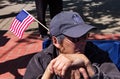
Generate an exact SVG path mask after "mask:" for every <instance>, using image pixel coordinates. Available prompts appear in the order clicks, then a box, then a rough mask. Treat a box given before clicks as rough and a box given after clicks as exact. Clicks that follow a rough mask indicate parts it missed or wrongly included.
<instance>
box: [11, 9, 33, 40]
mask: <svg viewBox="0 0 120 79" xmlns="http://www.w3.org/2000/svg"><path fill="white" fill-rule="evenodd" d="M33 21H34V17H33V16H31V15H30V14H29V13H28V12H27V11H26V10H22V11H21V12H20V13H19V14H18V15H17V16H16V17H15V19H14V20H13V22H12V24H11V26H10V31H11V32H12V33H14V34H15V35H16V36H17V37H19V38H22V36H23V33H24V31H25V30H26V28H27V27H28V26H29V24H30V23H32V22H33Z"/></svg>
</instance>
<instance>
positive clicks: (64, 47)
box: [60, 36, 86, 54]
mask: <svg viewBox="0 0 120 79" xmlns="http://www.w3.org/2000/svg"><path fill="white" fill-rule="evenodd" d="M85 45H86V36H84V37H80V38H71V37H68V36H65V38H64V40H63V41H62V43H61V46H60V53H64V54H68V53H72V54H73V53H77V52H81V53H84V49H85Z"/></svg>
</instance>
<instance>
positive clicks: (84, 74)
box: [79, 67, 89, 79]
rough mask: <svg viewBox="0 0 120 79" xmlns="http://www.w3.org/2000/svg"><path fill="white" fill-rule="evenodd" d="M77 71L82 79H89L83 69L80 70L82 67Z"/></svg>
mask: <svg viewBox="0 0 120 79" xmlns="http://www.w3.org/2000/svg"><path fill="white" fill-rule="evenodd" d="M79 71H80V73H81V74H82V76H83V78H84V79H89V76H88V74H87V72H86V70H85V68H82V67H81V68H79Z"/></svg>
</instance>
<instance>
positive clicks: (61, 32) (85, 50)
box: [23, 11, 120, 79]
mask: <svg viewBox="0 0 120 79" xmlns="http://www.w3.org/2000/svg"><path fill="white" fill-rule="evenodd" d="M93 28H94V26H91V25H87V24H86V23H85V22H84V21H83V20H82V18H81V16H80V15H79V14H78V13H76V12H71V11H70V12H69V11H65V12H64V11H63V12H61V13H59V14H57V15H56V16H55V17H54V18H53V19H52V20H51V23H50V34H51V40H52V43H51V45H50V46H49V47H47V48H46V49H44V50H42V51H41V52H40V53H37V54H36V55H35V56H34V57H33V58H32V59H31V61H30V62H29V64H28V66H27V70H26V73H25V75H24V77H23V79H82V78H84V79H120V72H119V70H118V69H117V67H116V66H115V65H114V64H113V63H112V62H111V60H110V58H109V56H108V54H107V53H106V52H104V51H102V50H100V49H99V48H98V47H97V46H95V45H94V44H93V43H92V42H87V41H86V39H87V36H88V32H89V31H90V30H91V29H93Z"/></svg>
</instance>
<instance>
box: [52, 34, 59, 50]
mask: <svg viewBox="0 0 120 79" xmlns="http://www.w3.org/2000/svg"><path fill="white" fill-rule="evenodd" d="M52 41H53V45H54V46H55V47H57V48H60V44H59V41H58V39H57V38H56V37H55V36H52Z"/></svg>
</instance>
